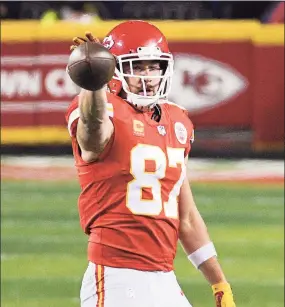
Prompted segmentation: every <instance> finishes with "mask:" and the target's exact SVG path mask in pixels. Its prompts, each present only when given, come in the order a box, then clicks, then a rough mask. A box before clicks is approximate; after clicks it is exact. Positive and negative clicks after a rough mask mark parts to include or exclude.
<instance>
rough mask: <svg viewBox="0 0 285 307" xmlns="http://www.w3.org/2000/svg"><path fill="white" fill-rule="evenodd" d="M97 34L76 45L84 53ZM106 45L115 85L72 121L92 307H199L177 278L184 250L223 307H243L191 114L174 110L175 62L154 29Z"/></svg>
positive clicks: (121, 34)
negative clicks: (196, 156)
mask: <svg viewBox="0 0 285 307" xmlns="http://www.w3.org/2000/svg"><path fill="white" fill-rule="evenodd" d="M87 40H89V41H94V42H98V40H97V39H96V38H94V37H93V35H92V34H91V33H86V38H84V39H82V38H79V37H76V38H74V40H73V41H74V45H73V46H72V47H71V49H74V48H76V47H77V46H78V45H79V44H81V43H85V42H86V41H87ZM102 44H103V45H104V46H105V47H106V48H108V49H109V51H110V52H111V53H112V54H113V55H114V56H115V58H116V61H117V67H116V69H115V74H114V77H113V79H112V80H111V81H110V82H109V83H108V84H107V85H106V86H104V87H103V88H101V89H99V90H97V91H93V92H92V91H87V90H84V89H81V92H80V94H79V95H78V96H77V97H76V98H75V99H74V101H73V102H72V104H71V105H70V107H69V109H68V111H67V114H66V120H67V123H68V130H69V133H70V135H71V139H72V148H73V154H74V158H75V164H76V168H77V171H78V177H79V182H80V186H81V194H80V196H79V200H78V207H79V215H80V223H81V226H82V228H83V230H84V232H85V233H86V234H87V235H88V236H89V240H88V260H89V265H88V268H87V270H86V272H85V275H84V277H83V281H82V287H81V293H80V297H81V306H82V307H91V306H92V307H95V306H99V307H103V306H104V307H187V306H188V307H189V306H191V305H190V303H189V302H188V300H187V299H186V297H185V296H184V294H183V292H182V291H181V288H180V286H179V284H178V282H177V280H176V276H175V273H174V271H173V261H174V258H175V254H176V246H177V242H178V240H180V242H181V244H182V246H183V248H184V250H185V253H186V255H187V257H188V259H189V260H190V262H192V264H193V265H194V267H195V268H197V269H199V270H200V271H201V272H202V274H203V275H204V276H205V278H206V279H207V280H208V282H209V284H210V285H211V287H212V290H213V294H214V298H215V304H216V306H217V307H235V303H234V300H233V295H232V291H231V287H230V285H229V283H228V281H227V279H226V277H225V275H224V273H223V271H222V269H221V267H220V265H219V262H218V260H217V253H216V250H215V247H214V244H213V243H212V241H211V239H210V237H209V235H208V232H207V228H206V225H205V223H204V221H203V219H202V217H201V215H200V213H199V211H198V209H197V207H196V205H195V202H194V199H193V195H192V192H191V189H190V186H189V182H188V180H187V172H186V164H187V159H188V154H189V151H190V149H191V143H192V142H193V140H194V134H193V133H194V132H193V125H192V123H191V121H190V120H189V117H188V114H187V111H186V110H185V109H183V108H181V107H179V106H178V105H176V104H173V103H171V102H169V101H168V100H167V95H168V93H169V90H170V86H171V80H172V76H173V64H174V63H173V56H172V54H171V52H170V51H169V48H168V43H167V41H166V38H165V37H164V35H163V34H162V33H161V31H160V30H159V29H158V28H156V27H155V26H154V25H152V24H150V23H148V22H144V21H127V22H123V23H121V24H119V25H118V26H116V27H115V28H114V29H113V30H111V31H110V33H109V34H108V35H107V36H106V37H105V39H104V40H103V42H102Z"/></svg>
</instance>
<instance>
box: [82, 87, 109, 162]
mask: <svg viewBox="0 0 285 307" xmlns="http://www.w3.org/2000/svg"><path fill="white" fill-rule="evenodd" d="M113 132H114V126H113V123H112V121H111V120H110V118H109V116H108V113H107V96H106V89H105V87H104V88H101V89H99V90H97V91H87V90H84V89H81V92H80V94H79V120H78V125H77V133H76V137H77V141H78V144H79V146H80V149H81V156H82V159H83V160H84V161H86V162H91V161H95V160H96V159H97V158H98V156H99V155H100V153H101V152H102V151H103V150H104V148H105V146H106V145H107V143H108V142H109V140H110V139H111V137H112V134H113Z"/></svg>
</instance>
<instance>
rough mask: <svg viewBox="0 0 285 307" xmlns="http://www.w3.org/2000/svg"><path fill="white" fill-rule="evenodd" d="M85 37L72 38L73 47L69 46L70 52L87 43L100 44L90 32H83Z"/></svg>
mask: <svg viewBox="0 0 285 307" xmlns="http://www.w3.org/2000/svg"><path fill="white" fill-rule="evenodd" d="M85 37H86V38H82V37H80V36H76V37H74V38H73V39H72V42H73V45H71V46H70V51H73V50H74V49H75V48H76V47H78V46H79V45H81V44H83V43H86V42H88V41H89V42H95V43H98V44H100V41H99V39H98V38H96V37H94V36H93V34H92V33H91V32H90V31H86V32H85Z"/></svg>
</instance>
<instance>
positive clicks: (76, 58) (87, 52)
mask: <svg viewBox="0 0 285 307" xmlns="http://www.w3.org/2000/svg"><path fill="white" fill-rule="evenodd" d="M78 39H80V38H75V39H73V42H74V43H75V45H73V46H71V50H73V51H72V53H71V54H70V57H69V60H68V64H67V72H68V74H69V76H70V78H71V80H72V81H73V82H74V83H75V84H77V85H78V86H80V87H81V88H83V89H86V90H89V91H96V90H98V89H100V88H102V87H103V86H104V85H105V84H107V83H108V82H109V81H110V80H111V79H112V77H113V75H114V71H115V66H116V60H115V58H114V56H113V55H112V54H111V53H110V52H109V51H108V49H106V48H105V47H104V46H102V45H101V44H100V43H99V42H98V40H96V41H95V39H94V41H91V40H90V39H89V40H84V39H81V40H83V42H77V41H75V40H78Z"/></svg>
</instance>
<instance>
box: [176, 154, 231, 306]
mask: <svg viewBox="0 0 285 307" xmlns="http://www.w3.org/2000/svg"><path fill="white" fill-rule="evenodd" d="M186 160H187V159H186ZM185 163H187V161H185ZM179 219H180V226H179V239H180V242H181V244H182V246H183V248H184V250H185V252H186V254H187V255H188V258H189V260H191V262H192V263H193V265H194V266H195V267H196V268H198V269H199V270H200V271H201V272H202V273H203V275H204V276H205V278H206V279H207V280H208V282H209V283H210V284H211V286H212V289H213V292H214V295H215V298H216V306H217V307H235V303H234V301H233V296H232V292H231V288H230V286H229V284H228V282H227V280H226V277H225V275H224V273H223V271H222V268H221V266H220V264H219V262H218V260H217V257H216V252H215V248H214V245H213V243H212V242H211V239H210V236H209V234H208V230H207V227H206V225H205V223H204V220H203V218H202V217H201V215H200V213H199V211H198V209H197V207H196V204H195V201H194V198H193V195H192V191H191V189H190V185H189V183H188V180H187V176H186V178H185V180H184V182H183V184H182V187H181V190H180V196H179Z"/></svg>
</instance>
